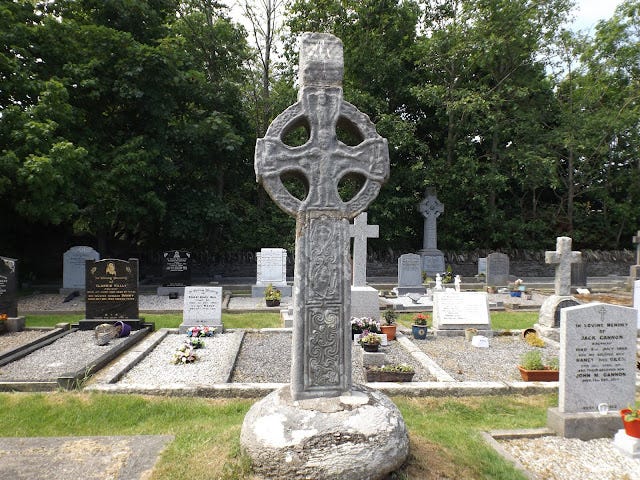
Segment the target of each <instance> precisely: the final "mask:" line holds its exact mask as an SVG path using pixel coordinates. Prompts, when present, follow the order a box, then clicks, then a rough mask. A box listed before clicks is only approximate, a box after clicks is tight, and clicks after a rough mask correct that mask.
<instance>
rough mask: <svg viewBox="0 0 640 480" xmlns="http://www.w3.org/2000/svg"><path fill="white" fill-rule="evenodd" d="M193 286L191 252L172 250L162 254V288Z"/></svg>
mask: <svg viewBox="0 0 640 480" xmlns="http://www.w3.org/2000/svg"><path fill="white" fill-rule="evenodd" d="M187 285H191V252H188V251H186V250H170V251H167V252H163V254H162V286H164V287H186V286H187Z"/></svg>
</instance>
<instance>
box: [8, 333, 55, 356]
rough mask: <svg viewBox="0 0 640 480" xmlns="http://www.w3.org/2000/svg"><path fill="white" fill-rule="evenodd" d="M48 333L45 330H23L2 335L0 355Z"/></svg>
mask: <svg viewBox="0 0 640 480" xmlns="http://www.w3.org/2000/svg"><path fill="white" fill-rule="evenodd" d="M48 333H49V332H48V331H46V330H23V331H22V332H11V333H3V334H2V335H0V354H2V353H7V352H9V351H10V350H14V349H16V348H18V347H21V346H23V345H26V344H27V343H30V342H33V341H35V340H37V339H38V338H40V337H43V336H45V335H47V334H48Z"/></svg>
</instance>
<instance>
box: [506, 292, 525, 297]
mask: <svg viewBox="0 0 640 480" xmlns="http://www.w3.org/2000/svg"><path fill="white" fill-rule="evenodd" d="M509 294H510V295H511V296H512V297H519V296H521V295H522V292H520V291H518V292H509Z"/></svg>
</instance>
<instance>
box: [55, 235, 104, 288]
mask: <svg viewBox="0 0 640 480" xmlns="http://www.w3.org/2000/svg"><path fill="white" fill-rule="evenodd" d="M87 260H94V261H95V260H100V254H99V253H98V252H96V251H95V250H94V249H93V248H91V247H87V246H84V245H81V246H75V247H71V248H70V249H69V250H67V251H66V252H64V254H63V256H62V288H64V289H74V290H75V289H78V290H83V289H84V286H85V262H86V261H87Z"/></svg>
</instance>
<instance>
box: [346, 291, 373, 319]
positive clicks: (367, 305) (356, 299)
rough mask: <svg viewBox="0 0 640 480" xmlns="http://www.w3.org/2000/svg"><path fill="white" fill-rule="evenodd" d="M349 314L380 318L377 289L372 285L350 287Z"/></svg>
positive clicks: (359, 316)
mask: <svg viewBox="0 0 640 480" xmlns="http://www.w3.org/2000/svg"><path fill="white" fill-rule="evenodd" d="M351 316H352V317H358V318H361V317H370V318H373V319H374V320H378V321H379V320H380V306H379V304H378V290H376V289H375V288H373V287H355V286H354V287H351Z"/></svg>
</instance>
